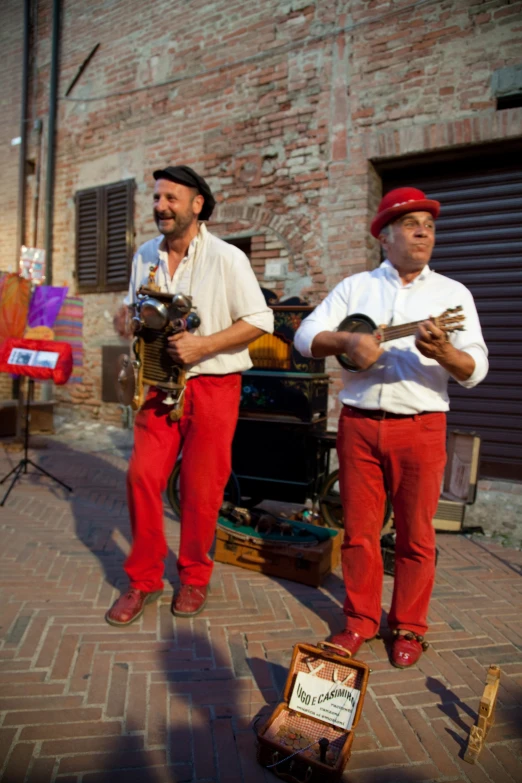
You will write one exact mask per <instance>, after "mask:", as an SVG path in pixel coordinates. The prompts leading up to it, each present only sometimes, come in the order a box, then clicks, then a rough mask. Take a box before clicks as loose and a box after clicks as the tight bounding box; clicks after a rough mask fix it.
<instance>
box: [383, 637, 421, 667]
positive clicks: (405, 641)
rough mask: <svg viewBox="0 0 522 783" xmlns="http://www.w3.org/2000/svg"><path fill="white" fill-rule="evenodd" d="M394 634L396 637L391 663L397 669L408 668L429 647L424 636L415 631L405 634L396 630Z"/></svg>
mask: <svg viewBox="0 0 522 783" xmlns="http://www.w3.org/2000/svg"><path fill="white" fill-rule="evenodd" d="M393 634H394V637H395V638H394V640H393V644H392V649H391V663H392V666H395V667H396V668H397V669H408V668H409V667H410V666H413V665H414V664H416V663H417V661H418V660H419V658H420V657H421V655H422V653H423V652H424V651H425V650H427V649H428V647H429V644H428V642H425V641H424V637H423V636H419V635H418V634H416V633H413V631H409V632H408V633H405V634H399V632H398V631H394V632H393Z"/></svg>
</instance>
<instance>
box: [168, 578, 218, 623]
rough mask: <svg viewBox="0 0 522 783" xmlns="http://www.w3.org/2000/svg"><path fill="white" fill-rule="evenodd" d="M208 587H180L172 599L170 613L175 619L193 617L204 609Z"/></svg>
mask: <svg viewBox="0 0 522 783" xmlns="http://www.w3.org/2000/svg"><path fill="white" fill-rule="evenodd" d="M209 590H210V588H209V586H208V585H181V587H180V588H179V590H178V592H177V593H176V595H175V596H174V598H173V599H172V606H171V612H172V614H175V615H176V616H177V617H194V616H195V615H196V614H199V613H200V612H202V611H203V609H204V608H205V604H206V603H207V598H208V593H209Z"/></svg>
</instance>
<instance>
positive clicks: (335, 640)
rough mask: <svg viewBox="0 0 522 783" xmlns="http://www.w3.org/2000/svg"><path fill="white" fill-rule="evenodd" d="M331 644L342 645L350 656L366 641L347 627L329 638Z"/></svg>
mask: <svg viewBox="0 0 522 783" xmlns="http://www.w3.org/2000/svg"><path fill="white" fill-rule="evenodd" d="M330 641H331V643H332V644H338V645H339V646H340V647H344V649H345V650H346V652H347V653H349V655H351V656H352V657H353V656H354V655H355V654H356V653H357V651H358V649H359V647H360V646H361V645H362V643H363V642H365V641H366V639H365V637H364V636H361V634H360V633H356V631H350V630H349V629H348V628H347V629H346V630H345V631H342V633H338V634H335V636H332V638H331V639H330ZM341 655H342V653H341Z"/></svg>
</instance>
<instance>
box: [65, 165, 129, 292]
mask: <svg viewBox="0 0 522 783" xmlns="http://www.w3.org/2000/svg"><path fill="white" fill-rule="evenodd" d="M133 213H134V181H133V180H125V181H123V182H116V183H112V184H110V185H103V186H100V187H99V188H90V189H89V190H83V191H80V192H78V193H77V194H76V275H77V281H78V290H79V291H80V292H81V293H89V292H100V291H122V290H124V289H125V288H126V287H127V284H128V281H129V275H130V267H131V262H132V253H133V246H134V222H133V218H134V214H133Z"/></svg>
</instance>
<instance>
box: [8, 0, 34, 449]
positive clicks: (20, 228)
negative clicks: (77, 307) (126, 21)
mask: <svg viewBox="0 0 522 783" xmlns="http://www.w3.org/2000/svg"><path fill="white" fill-rule="evenodd" d="M23 25H24V32H23V44H22V47H23V49H22V93H21V96H20V158H19V164H18V225H17V231H16V261H15V271H16V272H18V271H19V269H20V266H19V265H20V253H21V250H22V245H23V244H24V242H25V212H26V209H25V196H26V187H25V184H26V177H25V173H26V172H25V169H26V158H27V123H28V121H29V120H28V117H27V103H28V96H29V56H30V42H31V41H30V39H31V0H24V21H23ZM12 395H13V399H15V400H18V408H17V416H16V435H17V438H18V439H21V435H22V424H21V422H22V416H23V404H24V396H23V394H22V393H21V384H20V376H17V377H15V378H13V383H12Z"/></svg>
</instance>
